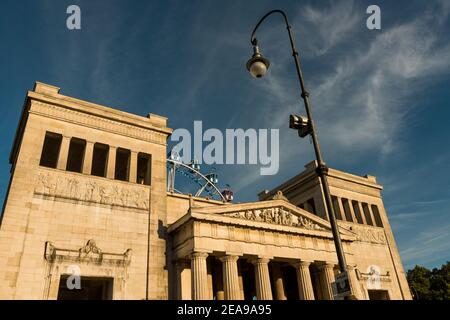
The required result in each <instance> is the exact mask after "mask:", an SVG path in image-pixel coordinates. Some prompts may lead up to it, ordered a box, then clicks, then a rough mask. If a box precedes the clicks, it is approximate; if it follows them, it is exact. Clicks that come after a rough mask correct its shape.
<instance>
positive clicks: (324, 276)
mask: <svg viewBox="0 0 450 320" xmlns="http://www.w3.org/2000/svg"><path fill="white" fill-rule="evenodd" d="M333 269H334V264H331V263H326V264H323V265H320V266H319V270H320V277H321V280H322V281H320V282H321V284H322V294H323V299H325V300H334V295H333V288H332V285H331V284H332V283H333V282H334V270H333Z"/></svg>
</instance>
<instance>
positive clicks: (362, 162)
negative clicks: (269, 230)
mask: <svg viewBox="0 0 450 320" xmlns="http://www.w3.org/2000/svg"><path fill="white" fill-rule="evenodd" d="M71 4H77V5H79V6H80V8H81V13H82V30H81V31H69V30H68V29H67V28H66V18H67V14H66V8H67V7H68V6H69V5H71ZM370 4H377V5H378V6H380V8H381V17H382V25H381V27H382V28H381V30H368V29H367V28H366V19H367V17H368V15H367V14H366V13H365V12H366V8H367V6H368V5H370ZM274 8H280V9H283V10H285V11H286V12H287V13H288V15H289V17H290V20H291V23H292V25H293V28H294V33H295V39H296V42H297V46H298V49H299V51H300V54H301V56H302V59H303V61H302V62H303V69H304V76H305V80H306V83H307V87H308V89H309V91H310V93H311V101H312V105H313V108H314V114H315V118H316V122H317V125H318V130H319V137H320V140H321V144H322V148H323V152H324V155H325V159H326V160H327V163H328V164H329V165H330V166H332V167H335V168H337V169H340V170H344V171H348V172H352V173H355V174H360V175H363V174H366V173H368V174H371V175H375V176H377V177H378V181H379V182H380V183H382V184H383V185H384V202H385V206H386V208H387V211H388V214H389V217H390V220H391V224H392V226H393V229H394V233H395V236H396V239H397V242H398V245H399V249H400V254H401V256H402V259H403V263H404V264H405V266H406V268H410V267H412V266H414V265H415V264H422V265H425V266H428V267H434V266H439V265H440V264H442V263H444V262H445V261H447V260H449V259H450V219H449V214H450V179H449V176H450V174H449V172H450V148H449V146H450V126H449V120H448V119H449V117H450V102H449V101H450V90H449V87H450V86H449V84H450V41H449V40H450V17H449V14H450V1H438V0H435V1H370V2H369V1H350V0H342V1H298V0H297V1H283V2H280V1H263V0H259V1H213V0H209V1H200V0H195V1H193V0H192V1H181V0H180V1H160V2H157V1H138V0H133V1H118V0H108V1H100V0H96V1H93V0H89V1H76V0H71V1H63V0H58V1H56V0H48V1H35V0H33V1H31V0H29V1H24V0H22V1H11V0H6V1H2V3H1V19H0V39H1V43H2V50H0V71H1V75H2V76H1V77H0V88H1V91H0V93H1V94H0V108H1V112H2V117H1V119H0V126H1V130H2V143H1V144H0V148H1V152H0V164H1V165H0V195H1V197H2V198H3V197H4V194H5V191H6V188H7V182H8V177H9V165H8V155H9V151H10V148H11V144H12V140H13V136H14V133H15V128H16V126H17V123H18V119H19V115H20V109H21V107H22V104H23V100H24V97H25V93H26V90H29V89H31V88H32V86H33V83H34V81H36V80H38V81H42V82H46V83H50V84H54V85H57V86H59V87H61V88H62V93H63V94H66V95H69V96H74V97H78V98H81V99H85V100H89V101H93V102H96V103H100V104H104V105H108V106H111V107H115V108H119V109H122V110H124V111H128V112H132V113H136V114H140V115H146V114H147V113H149V112H152V113H156V114H161V115H164V116H167V117H169V124H170V126H171V127H172V128H187V129H192V126H193V121H194V120H202V121H203V126H204V128H218V129H220V130H225V129H226V128H244V129H245V128H279V129H280V153H281V155H280V171H279V173H278V175H276V176H260V175H259V166H248V165H247V166H217V167H216V169H217V172H218V173H219V175H220V176H221V181H223V182H224V183H228V184H230V185H231V186H232V188H233V189H234V191H235V192H236V195H237V200H238V201H250V200H255V199H256V195H257V193H259V192H260V191H262V190H263V189H266V188H271V187H274V186H276V185H278V184H279V183H280V182H282V181H284V180H286V179H287V178H289V177H291V176H293V175H295V174H297V173H298V172H300V171H301V170H302V169H303V165H304V164H305V163H307V162H309V161H311V160H312V159H313V158H314V155H313V153H312V145H310V143H309V142H308V140H307V139H304V140H300V139H298V137H297V135H296V133H295V132H293V131H291V130H289V129H288V128H287V120H288V116H289V114H291V113H301V112H302V111H303V105H302V103H301V101H300V100H299V92H298V84H297V79H296V75H295V72H294V65H293V61H292V57H291V56H290V52H289V46H288V45H289V43H288V38H287V34H286V30H285V28H284V25H283V24H282V20H281V17H278V16H273V17H271V18H270V19H269V20H267V23H265V24H264V25H263V26H262V27H261V28H260V30H259V32H258V38H259V40H260V44H261V49H262V50H263V53H264V54H265V55H266V56H267V57H268V58H270V60H271V62H272V65H271V67H270V71H269V76H268V77H265V78H263V79H260V80H258V81H256V80H254V79H252V78H251V77H250V76H249V74H248V73H247V71H246V69H245V62H246V60H247V59H248V58H249V57H250V55H251V47H250V44H249V38H250V32H251V30H252V29H253V27H254V25H255V23H256V22H257V20H258V19H259V18H260V17H261V16H262V15H263V14H264V13H266V12H267V11H269V10H271V9H274Z"/></svg>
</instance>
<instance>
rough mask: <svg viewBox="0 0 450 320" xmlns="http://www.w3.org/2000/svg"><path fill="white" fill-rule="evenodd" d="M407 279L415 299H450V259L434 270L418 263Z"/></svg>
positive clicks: (409, 271)
mask: <svg viewBox="0 0 450 320" xmlns="http://www.w3.org/2000/svg"><path fill="white" fill-rule="evenodd" d="M407 279H408V283H409V286H410V287H411V290H412V292H413V295H414V298H415V299H419V300H450V261H447V263H446V264H444V265H442V266H441V268H434V269H433V270H429V269H427V268H425V267H422V266H417V265H416V266H415V267H414V268H413V269H411V270H408V273H407Z"/></svg>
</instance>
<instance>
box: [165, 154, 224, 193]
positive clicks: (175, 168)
mask: <svg viewBox="0 0 450 320" xmlns="http://www.w3.org/2000/svg"><path fill="white" fill-rule="evenodd" d="M167 168H168V171H169V173H168V181H167V191H169V192H174V193H179V194H183V192H181V191H179V190H177V189H176V188H175V179H176V177H177V176H183V177H186V178H187V179H189V181H190V182H191V183H192V184H193V185H194V188H195V190H196V191H195V193H194V196H195V197H202V196H206V197H208V198H211V199H214V200H219V201H224V202H231V201H233V191H231V189H230V188H229V187H228V186H227V187H226V188H224V189H222V190H221V189H220V188H219V187H218V185H219V178H218V175H217V173H215V172H214V171H213V172H210V173H207V174H203V173H201V172H200V164H199V163H198V162H197V161H195V160H193V161H191V162H190V163H188V164H186V163H183V162H182V161H181V158H180V156H179V154H178V152H176V151H173V150H172V151H171V152H170V154H169V157H168V158H167Z"/></svg>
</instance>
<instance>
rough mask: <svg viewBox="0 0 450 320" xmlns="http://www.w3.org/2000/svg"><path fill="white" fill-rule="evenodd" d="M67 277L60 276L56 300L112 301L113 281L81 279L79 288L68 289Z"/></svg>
mask: <svg viewBox="0 0 450 320" xmlns="http://www.w3.org/2000/svg"><path fill="white" fill-rule="evenodd" d="M68 277H69V276H66V275H63V276H61V278H60V281H59V290H58V300H112V298H113V287H114V279H112V278H95V277H81V279H80V282H81V283H80V288H79V289H77V288H76V287H75V288H73V289H69V288H68V287H67V281H68Z"/></svg>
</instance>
